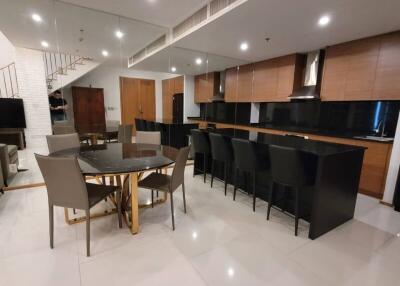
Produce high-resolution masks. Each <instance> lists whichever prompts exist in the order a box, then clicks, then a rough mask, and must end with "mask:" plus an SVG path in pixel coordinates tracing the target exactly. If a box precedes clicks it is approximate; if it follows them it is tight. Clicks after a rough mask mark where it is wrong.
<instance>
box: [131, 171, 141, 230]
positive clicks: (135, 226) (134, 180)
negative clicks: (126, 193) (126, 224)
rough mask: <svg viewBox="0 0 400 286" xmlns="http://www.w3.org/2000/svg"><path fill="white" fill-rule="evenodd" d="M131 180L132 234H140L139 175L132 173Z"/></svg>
mask: <svg viewBox="0 0 400 286" xmlns="http://www.w3.org/2000/svg"><path fill="white" fill-rule="evenodd" d="M130 179H131V220H132V224H131V232H132V234H136V233H138V232H139V202H138V173H132V174H131V175H130Z"/></svg>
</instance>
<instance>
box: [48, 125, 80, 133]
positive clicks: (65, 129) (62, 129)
mask: <svg viewBox="0 0 400 286" xmlns="http://www.w3.org/2000/svg"><path fill="white" fill-rule="evenodd" d="M72 133H76V130H75V128H74V127H73V126H68V125H65V126H63V125H53V134H54V135H62V134H72Z"/></svg>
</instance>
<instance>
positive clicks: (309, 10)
mask: <svg viewBox="0 0 400 286" xmlns="http://www.w3.org/2000/svg"><path fill="white" fill-rule="evenodd" d="M398 11H400V1H398V0H351V1H349V0H302V1H293V0H279V1H276V0H248V1H247V2H246V3H244V4H242V5H240V6H238V7H237V8H235V9H233V10H232V11H230V12H228V13H226V14H224V15H223V16H222V17H219V18H217V19H216V20H214V21H212V22H211V23H209V24H207V25H205V26H203V27H202V28H200V29H199V30H197V31H196V32H194V33H192V34H189V35H188V36H186V37H184V38H183V39H181V40H179V41H178V42H175V43H174V44H173V45H174V46H175V47H179V48H184V49H187V50H197V51H201V52H203V53H210V54H213V55H222V56H223V57H228V58H233V59H239V60H243V61H247V62H254V61H259V60H263V59H268V58H273V57H277V56H281V55H287V54H291V53H297V52H307V51H311V50H315V49H320V48H323V47H326V46H328V45H332V44H337V43H341V42H346V41H350V40H354V39H358V38H363V37H367V36H372V35H376V34H381V33H385V32H389V31H394V30H400V17H399V13H398ZM322 15H329V16H330V17H331V19H332V20H331V23H330V24H329V25H328V26H326V27H324V28H321V27H319V26H318V25H317V22H318V19H319V17H321V16H322ZM266 37H269V38H270V40H269V42H268V43H267V42H266V41H265V38H266ZM242 41H247V42H248V43H249V49H248V51H246V52H242V51H240V50H239V45H240V43H241V42H242ZM153 57H155V59H158V58H159V55H154V56H153ZM153 57H152V58H149V59H146V60H144V61H143V62H142V63H140V64H139V65H138V66H140V67H141V68H144V69H147V68H153V67H154V66H157V64H156V63H155V62H154V61H155V59H153ZM181 57H182V58H185V57H187V55H183V54H182V55H181ZM193 61H194V59H191V60H189V61H188V62H189V63H190V62H193ZM171 64H172V65H174V62H173V61H171ZM160 66H161V64H160ZM135 67H136V66H134V68H135ZM227 67H229V66H227ZM164 71H167V70H164ZM189 72H192V70H189Z"/></svg>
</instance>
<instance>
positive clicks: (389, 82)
mask: <svg viewBox="0 0 400 286" xmlns="http://www.w3.org/2000/svg"><path fill="white" fill-rule="evenodd" d="M399 57H400V33H399V32H396V33H391V34H387V35H383V36H376V37H371V38H366V39H361V40H356V41H352V42H348V43H344V44H339V45H335V46H331V47H328V48H327V52H326V58H325V65H324V73H323V79H322V89H321V99H322V100H325V101H348V100H387V99H400V93H399V91H400V84H399V80H398V79H399V76H400V59H399Z"/></svg>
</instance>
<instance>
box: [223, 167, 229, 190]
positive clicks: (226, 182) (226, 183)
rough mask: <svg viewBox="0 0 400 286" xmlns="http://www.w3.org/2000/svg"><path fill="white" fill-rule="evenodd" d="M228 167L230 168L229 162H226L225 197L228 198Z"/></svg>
mask: <svg viewBox="0 0 400 286" xmlns="http://www.w3.org/2000/svg"><path fill="white" fill-rule="evenodd" d="M228 167H229V164H228V163H227V162H225V163H224V171H225V173H224V181H225V196H226V188H227V187H228V181H227V179H228Z"/></svg>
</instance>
